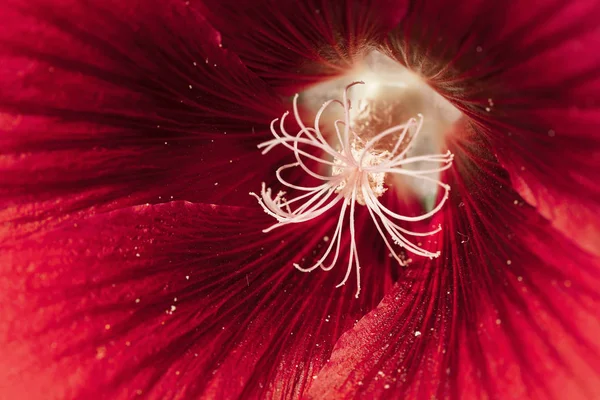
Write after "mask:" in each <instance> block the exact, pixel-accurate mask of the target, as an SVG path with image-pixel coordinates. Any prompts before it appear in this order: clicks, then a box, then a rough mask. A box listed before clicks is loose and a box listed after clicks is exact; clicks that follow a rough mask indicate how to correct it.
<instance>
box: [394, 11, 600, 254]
mask: <svg viewBox="0 0 600 400" xmlns="http://www.w3.org/2000/svg"><path fill="white" fill-rule="evenodd" d="M598 20H600V3H598V2H597V1H594V0H583V1H577V2H571V1H565V0H550V1H544V2H537V3H535V4H533V3H531V2H523V1H518V0H514V1H512V0H511V1H505V2H491V1H475V0H474V1H467V2H461V3H460V4H455V2H444V1H432V2H417V3H415V4H414V6H413V7H412V8H411V10H410V12H409V13H408V15H407V17H406V19H405V20H404V21H403V22H402V23H401V24H400V25H399V26H398V28H397V29H396V30H394V32H393V33H391V34H390V35H389V40H388V43H387V46H386V51H387V52H388V53H389V54H390V55H392V57H394V58H396V59H397V60H399V61H400V62H403V63H405V64H407V65H408V66H409V67H410V68H411V69H413V70H416V71H418V72H419V73H421V74H422V75H423V76H424V77H425V78H426V79H428V80H429V82H430V84H431V85H432V86H433V87H435V88H436V89H437V90H438V91H440V92H441V93H442V94H443V95H445V96H446V97H447V98H448V99H450V100H451V101H453V102H454V103H455V105H456V106H457V107H459V108H460V109H461V110H462V111H463V112H464V114H465V115H466V116H468V117H469V118H470V119H471V120H472V121H473V123H474V126H475V129H476V130H477V131H478V132H479V133H480V134H481V135H483V136H485V137H486V138H487V140H488V141H489V142H490V143H491V145H492V146H493V148H494V152H495V153H496V154H497V156H498V158H499V159H500V161H501V162H502V164H503V165H504V166H505V167H506V168H507V169H508V171H509V172H510V174H511V178H512V179H513V180H514V182H515V186H516V187H517V189H518V191H519V192H520V194H521V195H522V196H524V198H525V199H526V200H527V201H528V202H530V204H532V205H535V206H537V207H538V209H539V210H540V212H542V214H544V215H545V216H546V217H547V218H550V219H552V220H553V223H554V225H555V227H557V228H558V229H561V230H562V231H564V232H565V233H567V235H568V236H570V237H573V238H574V239H575V240H576V241H577V242H578V243H579V244H581V245H582V246H583V247H584V248H586V249H588V250H595V251H599V250H598V247H597V242H598V238H600V220H599V219H598V218H596V217H595V216H597V215H598V213H599V212H600V202H599V201H598V198H600V183H599V181H598V179H597V176H596V175H597V170H598V165H599V164H600V135H598V133H597V131H598V127H599V125H600V108H599V107H600V53H599V52H598V51H595V49H597V48H598V47H600V25H599V24H598ZM432 21H435V23H432ZM567 210H568V211H567ZM574 221H576V222H574ZM581 226H584V227H585V229H581ZM593 243H596V245H595V246H594V245H593Z"/></svg>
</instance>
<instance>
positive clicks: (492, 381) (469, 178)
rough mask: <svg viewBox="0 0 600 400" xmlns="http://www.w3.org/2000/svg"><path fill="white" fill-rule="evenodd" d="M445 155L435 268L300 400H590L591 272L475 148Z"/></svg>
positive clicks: (593, 380) (405, 279) (482, 149)
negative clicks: (446, 189)
mask: <svg viewBox="0 0 600 400" xmlns="http://www.w3.org/2000/svg"><path fill="white" fill-rule="evenodd" d="M472 137H475V136H472ZM451 149H452V150H453V152H454V153H455V154H456V158H455V168H453V169H451V170H450V171H449V173H448V175H447V182H448V183H449V184H451V185H452V192H451V198H450V201H449V204H448V205H447V208H445V212H444V213H443V214H441V215H439V217H438V218H437V220H434V221H435V222H439V223H441V224H442V226H443V227H444V230H443V231H442V232H441V233H440V234H439V235H440V236H439V238H438V241H439V245H438V246H436V247H437V248H439V249H440V250H441V251H442V256H441V257H440V258H438V259H434V260H431V261H427V262H415V263H414V264H413V265H412V266H411V267H410V268H409V269H408V270H407V271H406V274H405V276H402V277H401V278H400V280H399V283H398V285H397V286H396V288H395V289H394V290H393V291H392V292H391V293H390V294H388V295H387V296H386V297H385V299H384V300H383V301H382V303H381V304H380V305H379V306H378V307H377V308H376V309H375V310H374V311H372V312H371V313H370V314H369V315H368V316H366V317H365V318H364V319H362V320H361V321H360V322H359V323H358V324H357V325H356V326H355V327H354V328H353V329H352V330H351V331H349V332H347V333H345V334H344V335H343V336H342V337H341V339H340V341H339V342H338V343H337V344H336V346H335V348H334V351H333V354H332V356H331V361H330V362H329V363H328V364H327V365H326V366H325V368H324V369H323V370H322V371H321V372H320V373H319V374H318V377H317V379H316V380H315V384H314V385H313V387H312V388H311V392H310V394H311V397H312V398H319V399H330V398H331V399H333V398H335V399H338V398H344V399H350V398H456V399H458V398H461V399H462V398H491V399H523V398H533V399H564V398H569V399H593V398H597V397H598V396H599V395H600V393H599V392H598V388H599V387H600V386H599V383H600V381H599V379H600V378H599V377H600V363H599V361H598V360H599V359H600V358H598V355H599V352H600V343H599V342H598V339H597V338H598V334H599V332H600V321H599V319H598V313H597V310H598V306H599V305H600V296H599V295H598V293H600V290H599V289H600V260H599V259H598V258H597V257H594V256H592V255H590V254H587V253H584V252H582V251H581V250H580V248H579V247H577V246H575V245H574V244H573V243H572V242H571V241H570V240H569V239H568V238H567V237H565V236H564V235H563V234H562V233H561V232H560V231H558V230H556V229H555V228H554V227H553V226H552V225H551V223H550V222H548V221H547V220H546V219H544V218H543V217H542V216H540V215H539V214H538V212H537V210H536V209H535V208H533V207H532V206H530V205H529V204H527V203H526V202H525V201H524V199H523V198H522V197H521V196H519V194H518V193H517V192H516V191H515V190H514V189H512V187H511V182H510V179H509V176H508V174H507V172H506V171H505V170H503V169H502V168H501V167H500V165H499V164H498V162H497V161H496V159H495V157H494V156H493V154H492V152H491V151H492V150H491V149H490V148H489V147H486V145H485V143H484V142H483V141H482V140H481V139H473V138H471V139H463V138H461V139H456V141H455V142H454V143H453V144H452V146H451ZM432 244H433V243H430V245H432Z"/></svg>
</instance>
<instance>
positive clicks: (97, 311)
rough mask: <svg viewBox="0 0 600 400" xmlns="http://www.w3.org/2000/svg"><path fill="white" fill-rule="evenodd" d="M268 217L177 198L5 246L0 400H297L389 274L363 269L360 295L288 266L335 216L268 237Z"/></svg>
mask: <svg viewBox="0 0 600 400" xmlns="http://www.w3.org/2000/svg"><path fill="white" fill-rule="evenodd" d="M365 217H366V218H365ZM367 218H368V214H366V213H363V214H361V216H360V217H359V221H360V222H361V223H362V222H365V221H366V220H367ZM270 222H271V221H270V218H269V217H268V216H266V215H265V214H264V213H263V212H262V210H260V209H259V208H258V207H257V208H252V209H245V208H234V207H225V206H212V205H200V204H196V205H194V204H191V203H183V202H176V203H169V204H163V205H157V206H150V205H149V206H138V207H135V208H131V209H125V210H120V211H114V212H112V213H108V214H99V215H97V216H95V217H92V218H88V219H87V220H85V221H79V222H78V223H77V224H73V223H69V224H68V225H65V226H63V228H62V229H60V230H56V231H54V232H50V233H46V234H44V235H38V237H36V238H32V239H31V240H29V241H27V242H23V241H22V242H20V243H17V244H14V245H13V246H12V247H11V249H10V250H8V249H6V250H8V251H5V252H4V253H1V254H2V255H1V260H0V303H1V304H2V305H3V306H2V317H1V318H0V343H1V344H0V347H1V348H2V349H3V355H2V357H1V358H0V397H2V398H30V399H35V398H40V399H54V398H77V397H81V398H110V399H115V398H130V397H131V396H133V395H135V393H136V392H137V391H138V390H139V391H141V393H142V394H146V395H147V396H148V397H149V398H199V397H200V396H207V397H210V398H238V397H244V398H269V397H275V398H288V397H299V396H300V394H301V393H302V392H303V391H304V389H305V388H306V387H307V385H308V383H309V382H311V381H312V380H313V375H316V373H317V371H318V370H319V369H320V368H321V367H322V366H323V365H324V363H325V362H326V360H327V357H328V356H329V354H330V352H331V349H332V347H333V344H334V343H335V341H336V340H337V339H338V337H339V335H340V334H341V333H342V332H343V331H345V330H347V329H349V328H351V327H352V326H353V324H354V323H355V321H356V320H358V319H359V318H360V317H361V316H363V315H364V313H366V312H367V311H369V310H370V309H372V308H373V307H375V306H376V304H377V303H378V302H379V301H380V299H381V298H382V297H383V294H384V291H385V290H389V289H390V288H391V284H392V280H391V277H392V274H391V267H392V266H391V265H390V264H389V263H388V266H386V267H384V266H383V263H381V265H378V264H377V263H373V264H372V265H371V267H372V268H369V263H368V262H365V263H364V268H363V275H362V280H363V285H364V289H363V292H362V294H361V296H360V298H359V299H355V298H354V292H355V289H356V287H355V286H354V285H353V284H348V285H346V286H344V287H343V288H341V289H335V284H336V283H338V282H339V281H340V280H341V279H342V277H343V275H344V273H345V270H344V268H337V269H334V270H333V271H330V272H314V273H310V274H303V273H301V272H299V271H297V270H295V269H294V268H293V267H292V265H291V264H292V262H293V261H300V260H302V259H304V262H306V263H309V262H311V261H314V259H315V255H314V254H313V253H314V252H315V251H314V250H315V249H320V248H322V245H323V242H322V240H321V238H322V237H323V236H324V235H325V234H330V233H329V231H330V230H331V231H332V230H333V227H334V225H335V223H336V220H335V218H332V219H327V218H325V219H321V220H320V221H318V223H315V224H312V225H311V224H306V225H307V226H306V229H310V230H309V231H306V230H304V229H298V227H294V229H291V230H290V229H288V230H281V231H279V232H277V231H276V232H274V233H271V234H264V233H262V232H261V231H260V229H262V228H263V227H264V226H265V225H266V224H267V223H270ZM307 232H310V233H309V234H308V233H307ZM363 232H364V234H365V235H367V236H366V237H370V236H368V235H373V234H374V229H368V228H365V230H364V231H363ZM344 247H346V246H345V245H344ZM367 247H370V246H367ZM379 254H382V253H381V251H379ZM385 258H387V257H385ZM365 261H367V260H365ZM373 261H375V260H373ZM376 267H377V268H376ZM395 269H396V268H395ZM138 299H139V300H138Z"/></svg>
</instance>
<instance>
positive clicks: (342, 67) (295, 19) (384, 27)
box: [200, 0, 406, 94]
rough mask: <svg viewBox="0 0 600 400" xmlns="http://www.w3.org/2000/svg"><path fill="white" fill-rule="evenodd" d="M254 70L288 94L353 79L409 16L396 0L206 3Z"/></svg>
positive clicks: (210, 0) (216, 22)
mask: <svg viewBox="0 0 600 400" xmlns="http://www.w3.org/2000/svg"><path fill="white" fill-rule="evenodd" d="M202 4H203V5H202V6H200V7H201V9H203V10H204V12H205V13H206V14H207V15H208V16H209V20H210V21H211V23H213V24H214V26H215V27H216V28H217V29H218V30H219V32H221V34H222V35H223V44H224V46H226V47H228V48H231V49H233V50H234V51H235V52H236V53H237V54H238V55H239V56H240V58H241V59H242V60H243V61H244V63H245V64H246V65H248V67H249V68H250V69H252V70H253V71H254V72H256V74H258V75H259V76H260V77H261V78H263V79H264V80H266V81H267V82H269V83H270V84H271V85H273V86H275V87H277V88H278V89H279V90H281V91H282V92H283V93H288V94H294V93H295V92H297V91H300V90H302V89H304V88H305V87H306V86H308V85H310V84H312V83H316V82H319V81H322V80H324V79H328V78H333V77H336V76H338V75H340V74H344V73H347V72H348V71H349V70H350V69H352V67H353V66H354V63H355V61H357V60H360V59H361V58H362V57H363V56H364V55H365V54H366V53H367V52H368V51H369V50H370V49H372V48H373V47H374V46H376V45H377V44H378V43H379V42H380V41H381V40H382V39H383V37H384V35H385V34H386V33H387V32H388V31H389V30H390V29H391V28H392V27H394V26H395V25H396V24H397V22H398V21H399V19H400V18H401V17H402V16H403V15H404V12H405V10H406V5H404V4H400V3H398V2H397V1H395V0H341V1H328V0H308V1H295V0H282V1H280V0H258V1H256V0H242V1H237V0H202Z"/></svg>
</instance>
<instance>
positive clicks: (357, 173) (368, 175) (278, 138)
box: [250, 82, 454, 297]
mask: <svg viewBox="0 0 600 400" xmlns="http://www.w3.org/2000/svg"><path fill="white" fill-rule="evenodd" d="M362 83H363V82H353V83H351V84H350V85H348V86H347V87H346V89H345V90H344V95H343V101H339V100H329V101H327V102H325V103H324V104H323V106H322V107H321V108H320V109H319V111H318V112H317V114H316V116H315V121H314V127H313V128H309V127H307V126H305V125H304V123H303V121H302V119H301V118H300V112H299V110H298V95H296V96H294V101H293V114H294V117H295V119H296V122H297V123H298V126H299V127H300V129H299V130H298V132H297V133H296V134H295V135H291V134H289V133H288V132H287V131H286V129H285V118H286V117H287V116H288V115H289V112H286V113H284V114H283V115H282V117H281V119H274V120H273V121H272V123H271V133H272V134H273V137H274V138H273V139H271V140H268V141H266V142H264V143H261V144H259V145H258V148H259V149H263V151H262V153H263V154H265V153H267V152H269V151H270V150H271V149H273V148H274V147H275V146H278V145H283V146H284V147H286V148H287V149H289V150H291V151H292V152H293V153H294V157H295V159H296V162H294V163H290V164H285V165H283V166H281V167H279V168H278V169H277V171H276V177H277V180H278V181H279V182H280V183H281V184H282V185H283V186H285V187H287V188H288V189H292V190H297V191H299V192H301V193H302V194H300V195H298V196H296V197H293V198H291V199H290V200H287V199H286V197H285V196H286V192H283V191H279V192H278V193H277V194H276V195H275V196H273V193H272V191H271V189H270V188H267V187H266V185H265V183H263V184H262V189H261V193H260V195H257V194H255V193H250V194H251V195H252V196H254V197H256V199H257V200H258V203H259V204H260V206H261V207H262V208H263V209H264V211H265V212H266V213H267V214H269V215H270V216H272V217H273V218H275V219H276V220H277V223H275V224H274V225H272V226H270V227H268V228H266V229H264V230H263V232H265V233H266V232H270V231H272V230H273V229H276V228H279V227H281V226H285V225H289V224H295V223H302V222H306V221H310V220H312V219H315V218H317V217H319V216H321V215H323V214H325V213H326V212H328V211H329V210H331V209H333V208H334V207H335V206H337V205H338V204H339V203H340V202H341V203H342V205H341V208H340V212H339V217H338V221H337V224H336V228H335V231H334V233H333V237H332V238H331V241H330V243H329V246H328V247H327V249H326V250H325V252H324V254H323V255H322V256H321V257H320V258H319V260H318V261H317V262H316V263H315V264H313V265H312V266H310V267H302V266H300V265H299V264H296V263H294V264H293V265H294V267H295V268H296V269H298V270H299V271H302V272H311V271H314V270H315V269H317V268H321V269H322V270H324V271H329V270H331V269H332V268H333V267H334V266H335V264H336V263H337V261H338V258H339V255H340V248H341V242H342V235H343V231H344V222H345V220H346V211H347V210H348V209H349V217H348V220H349V228H350V249H349V255H348V264H347V268H346V274H345V276H344V279H343V280H342V281H341V282H340V283H339V284H338V285H337V287H340V286H343V285H345V284H346V282H347V281H348V279H349V277H350V274H351V273H352V270H355V272H356V280H357V290H356V294H355V296H356V297H358V296H359V293H360V290H361V285H360V261H359V257H358V246H357V244H356V227H355V211H356V203H358V204H360V205H364V206H366V207H367V210H368V211H369V215H370V216H371V219H372V221H373V223H374V224H375V228H376V229H377V231H378V232H379V234H380V236H381V238H382V239H383V241H384V243H385V246H386V247H387V249H388V250H389V251H390V254H391V255H392V256H393V257H394V259H396V261H397V262H398V264H400V265H401V266H404V265H406V264H407V262H406V261H404V259H403V257H401V256H400V255H399V254H398V252H397V249H396V248H395V247H394V246H393V245H392V242H393V244H394V245H396V246H398V247H400V248H403V249H405V250H406V251H408V252H410V253H413V254H415V255H418V256H422V257H429V258H434V257H439V255H440V252H439V251H438V252H435V253H433V252H430V251H428V250H425V249H423V248H422V247H420V246H419V245H417V244H415V243H413V242H412V241H410V240H409V239H408V238H407V236H412V237H424V236H431V235H434V234H436V233H438V232H439V231H440V230H441V227H440V226H438V227H437V229H434V230H431V231H429V232H413V231H411V230H408V229H406V228H403V227H402V226H400V225H399V222H400V221H407V222H416V221H423V220H426V219H428V218H430V217H431V216H433V215H434V214H435V213H437V212H438V211H439V210H441V208H442V207H443V206H444V203H445V202H446V200H447V199H448V197H449V192H450V186H449V185H447V184H445V183H443V182H441V181H439V180H437V179H434V178H432V177H430V176H427V175H429V174H432V173H439V172H442V171H445V170H447V169H449V168H450V167H451V166H452V161H453V158H454V156H453V154H452V153H450V151H448V152H446V153H445V154H428V155H421V156H416V157H407V156H406V155H407V153H408V151H409V149H410V148H411V146H412V144H413V143H414V141H415V138H416V137H417V136H418V134H419V132H420V131H421V128H422V126H423V119H424V117H423V115H421V114H418V115H417V117H416V118H411V119H409V120H408V121H406V122H405V123H404V124H401V125H397V126H393V127H391V128H388V129H386V130H384V131H382V132H381V133H379V134H377V135H375V136H374V137H372V138H371V139H369V140H367V141H365V140H362V139H361V138H360V137H359V135H358V134H357V133H356V132H355V131H354V129H353V128H352V126H351V121H352V118H351V112H350V111H351V104H350V100H349V99H348V91H349V89H350V88H351V87H352V86H354V85H358V84H362ZM332 104H339V105H341V106H342V107H343V111H344V120H343V121H342V120H336V121H335V122H334V129H335V132H336V138H337V141H338V145H332V144H330V143H329V142H328V141H327V140H326V139H325V136H324V135H323V133H322V132H321V128H320V121H321V118H322V116H323V113H324V112H325V110H326V109H327V108H328V107H329V106H330V105H332ZM277 122H279V132H280V133H278V132H277V130H276V128H275V127H276V125H277ZM340 126H341V127H343V129H341V128H340ZM393 135H398V138H397V139H396V140H395V143H394V146H393V147H392V148H391V150H380V149H378V147H380V146H381V144H382V143H383V142H382V141H383V140H387V138H389V137H392V136H393ZM407 137H408V139H407ZM405 142H406V143H405ZM300 146H302V148H300ZM334 146H335V147H336V148H338V149H339V150H336V148H334ZM390 147H391V146H390ZM400 149H401V150H400ZM399 150H400V151H399ZM327 156H329V157H331V159H325V158H323V157H327ZM307 160H311V161H312V162H316V163H317V164H320V165H323V166H326V167H327V168H330V170H331V174H330V175H329V176H326V175H322V174H320V173H317V172H315V171H313V170H312V169H310V168H309V166H308V164H307ZM423 161H426V162H431V163H436V164H441V165H440V166H439V167H436V168H430V169H425V170H414V169H409V168H407V166H410V165H411V164H414V163H417V162H423ZM294 168H300V169H301V170H302V171H304V172H305V173H307V174H308V175H310V176H312V177H313V178H315V179H317V180H319V181H322V182H323V183H322V184H318V185H316V186H301V185H296V184H293V183H291V182H288V181H287V180H286V179H285V178H284V177H283V176H282V173H283V172H284V171H287V170H290V169H294ZM388 174H396V175H404V176H410V177H412V178H416V179H422V180H426V181H428V182H433V183H435V184H436V185H438V186H439V187H440V188H442V189H444V195H443V196H442V199H441V200H440V202H439V203H438V204H437V205H436V206H435V207H434V208H433V209H432V210H431V211H429V212H426V213H424V214H422V215H418V216H407V215H402V214H398V213H396V212H393V211H391V210H389V209H388V208H387V207H385V206H384V205H383V204H381V202H380V201H379V200H378V197H380V196H381V195H382V194H383V193H384V192H385V191H386V188H385V186H384V185H385V178H386V176H387V175H388ZM389 239H391V241H390V240H389ZM334 247H335V250H334ZM332 253H333V256H332ZM330 258H331V260H330V262H327V260H328V259H330ZM326 263H327V264H329V265H328V266H326Z"/></svg>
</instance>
